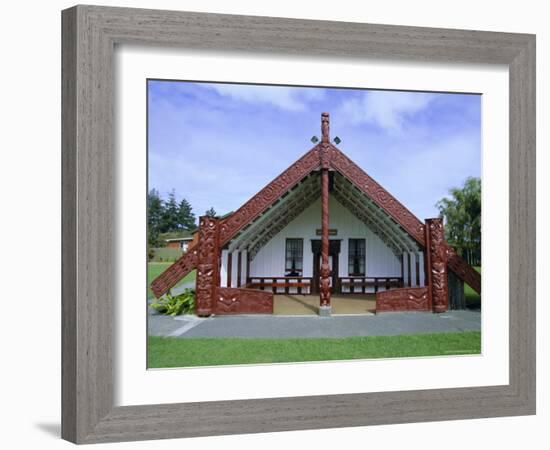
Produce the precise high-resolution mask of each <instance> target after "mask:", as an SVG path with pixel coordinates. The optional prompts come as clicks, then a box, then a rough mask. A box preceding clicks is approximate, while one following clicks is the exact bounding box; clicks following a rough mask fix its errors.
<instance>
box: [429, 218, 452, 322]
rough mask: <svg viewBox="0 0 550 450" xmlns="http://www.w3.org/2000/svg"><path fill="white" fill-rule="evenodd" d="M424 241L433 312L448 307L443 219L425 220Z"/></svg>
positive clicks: (445, 309) (442, 310) (441, 310)
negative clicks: (426, 247) (426, 251)
mask: <svg viewBox="0 0 550 450" xmlns="http://www.w3.org/2000/svg"><path fill="white" fill-rule="evenodd" d="M426 230H427V232H426V235H427V238H426V241H427V244H428V249H427V250H428V252H429V253H430V256H429V268H428V270H429V272H430V273H429V284H430V286H431V300H432V307H433V310H434V311H435V312H444V311H447V309H448V308H449V299H448V277H447V243H446V242H445V231H444V229H443V219H427V220H426Z"/></svg>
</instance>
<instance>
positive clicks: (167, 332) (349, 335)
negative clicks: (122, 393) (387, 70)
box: [144, 79, 482, 369]
mask: <svg viewBox="0 0 550 450" xmlns="http://www.w3.org/2000/svg"><path fill="white" fill-rule="evenodd" d="M146 88H147V92H146V95H147V149H148V150H147V160H148V164H147V167H148V168H147V170H148V173H147V179H148V186H147V246H146V255H144V256H145V258H146V261H147V274H148V277H147V283H148V286H147V327H148V329H147V334H148V342H147V367H148V368H150V369H153V368H173V367H190V366H216V365H240V364H270V363H290V362H308V361H334V360H353V359H369V358H402V357H426V356H452V355H475V354H477V355H479V354H481V310H482V307H481V296H480V292H481V128H482V124H481V103H482V96H481V95H479V94H475V93H450V92H449V93H447V92H413V91H399V90H395V91H394V90H374V89H364V88H361V89H360V88H340V87H324V86H280V85H261V84H244V83H243V84H239V83H219V82H216V83H213V82H202V81H180V80H164V79H148V80H147V84H146ZM145 258H144V259H145Z"/></svg>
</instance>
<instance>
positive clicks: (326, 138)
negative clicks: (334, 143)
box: [321, 112, 330, 143]
mask: <svg viewBox="0 0 550 450" xmlns="http://www.w3.org/2000/svg"><path fill="white" fill-rule="evenodd" d="M321 142H325V143H329V142H330V132H329V113H328V112H324V113H321Z"/></svg>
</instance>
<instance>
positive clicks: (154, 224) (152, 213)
mask: <svg viewBox="0 0 550 450" xmlns="http://www.w3.org/2000/svg"><path fill="white" fill-rule="evenodd" d="M163 210H164V204H163V201H162V199H161V198H160V195H159V193H158V191H157V190H156V189H151V190H150V191H149V193H148V194H147V242H148V243H149V245H150V246H151V247H158V246H159V244H160V242H159V233H160V227H161V223H162V216H163Z"/></svg>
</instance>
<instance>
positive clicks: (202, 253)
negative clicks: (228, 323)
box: [196, 216, 220, 316]
mask: <svg viewBox="0 0 550 450" xmlns="http://www.w3.org/2000/svg"><path fill="white" fill-rule="evenodd" d="M219 264H220V231H219V220H218V219H216V218H213V217H208V216H203V217H201V218H200V219H199V248H198V253H197V282H196V295H197V299H196V301H197V315H199V316H208V315H210V314H212V311H213V308H214V298H215V295H216V289H217V287H218V286H219V284H220V274H219Z"/></svg>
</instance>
